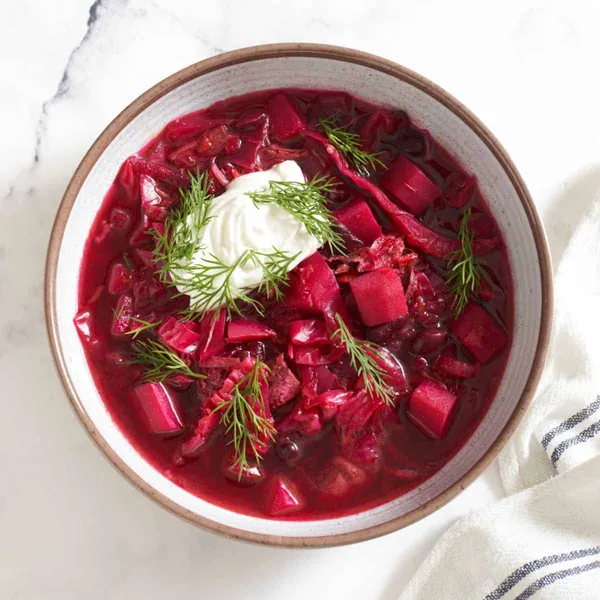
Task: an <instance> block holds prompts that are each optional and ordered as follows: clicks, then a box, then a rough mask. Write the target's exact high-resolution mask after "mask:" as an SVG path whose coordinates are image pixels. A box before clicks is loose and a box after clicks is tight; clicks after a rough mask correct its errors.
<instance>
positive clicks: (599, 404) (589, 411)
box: [542, 396, 600, 449]
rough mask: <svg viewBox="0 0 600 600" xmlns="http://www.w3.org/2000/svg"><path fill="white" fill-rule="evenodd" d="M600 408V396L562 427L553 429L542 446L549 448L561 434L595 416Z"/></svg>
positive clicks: (545, 437) (543, 439)
mask: <svg viewBox="0 0 600 600" xmlns="http://www.w3.org/2000/svg"><path fill="white" fill-rule="evenodd" d="M599 408H600V396H598V397H597V398H596V399H595V400H594V401H593V402H592V403H591V404H589V405H588V406H586V407H585V408H584V409H583V410H580V411H579V412H577V413H575V414H574V415H573V416H572V417H569V418H568V419H567V420H566V421H563V422H562V423H561V424H560V425H557V426H556V427H554V428H553V429H551V430H550V431H549V432H548V433H547V434H546V435H545V436H544V437H543V438H542V446H543V447H544V449H545V448H547V447H548V444H549V443H550V442H551V441H552V440H553V439H554V438H555V437H556V436H557V435H558V434H559V433H563V432H565V431H568V430H569V429H571V428H573V427H575V425H578V424H579V423H581V422H582V421H585V420H586V419H587V418H588V417H589V416H590V415H593V414H594V413H595V412H596V411H597V410H598V409H599Z"/></svg>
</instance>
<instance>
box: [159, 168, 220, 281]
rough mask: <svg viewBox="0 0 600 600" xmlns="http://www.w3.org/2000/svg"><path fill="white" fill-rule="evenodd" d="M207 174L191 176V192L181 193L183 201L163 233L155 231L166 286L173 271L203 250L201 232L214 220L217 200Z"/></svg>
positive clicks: (161, 273)
mask: <svg viewBox="0 0 600 600" xmlns="http://www.w3.org/2000/svg"><path fill="white" fill-rule="evenodd" d="M209 189H210V179H209V177H208V174H207V173H206V172H204V173H202V174H201V175H192V176H190V187H189V189H181V190H180V191H179V193H180V195H181V201H180V203H179V205H178V206H177V208H175V209H173V210H172V211H171V212H170V213H169V216H168V217H167V220H166V221H165V230H164V233H160V232H157V231H153V234H154V237H155V246H154V262H155V263H156V265H157V268H158V274H159V276H160V278H161V281H162V282H163V283H171V281H170V278H171V275H172V273H173V272H174V271H176V270H177V269H178V268H181V266H182V264H185V263H186V262H187V261H190V260H192V258H193V256H194V254H196V252H198V251H199V250H200V249H201V247H202V243H201V241H200V240H201V236H200V231H201V230H202V229H203V228H204V227H205V226H206V225H207V224H208V222H209V221H210V220H211V219H212V218H213V217H212V216H210V215H209V211H210V207H211V205H212V202H213V200H214V196H213V195H212V194H211V193H210V191H209Z"/></svg>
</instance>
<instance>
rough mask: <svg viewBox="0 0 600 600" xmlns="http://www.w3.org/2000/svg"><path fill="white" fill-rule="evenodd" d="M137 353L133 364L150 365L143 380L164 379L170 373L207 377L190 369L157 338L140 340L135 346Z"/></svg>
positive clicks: (197, 377)
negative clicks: (156, 339)
mask: <svg viewBox="0 0 600 600" xmlns="http://www.w3.org/2000/svg"><path fill="white" fill-rule="evenodd" d="M133 351H134V353H135V355H134V358H133V359H132V360H131V363H132V364H135V365H142V366H144V367H149V368H148V369H147V370H146V371H144V375H143V377H142V381H146V382H148V381H157V382H158V383H160V382H162V381H164V380H165V379H166V378H167V377H169V375H175V374H181V375H187V376H188V377H192V378H194V379H205V378H206V376H205V375H202V374H201V373H196V372H195V371H192V369H190V367H189V365H187V364H186V363H185V362H184V361H183V360H182V359H181V358H180V357H179V356H177V354H175V352H173V350H171V349H169V348H167V346H165V345H164V344H161V343H160V342H157V341H155V340H145V341H144V340H139V341H136V342H135V344H134V346H133Z"/></svg>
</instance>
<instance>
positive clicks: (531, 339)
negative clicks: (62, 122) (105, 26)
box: [45, 44, 552, 547]
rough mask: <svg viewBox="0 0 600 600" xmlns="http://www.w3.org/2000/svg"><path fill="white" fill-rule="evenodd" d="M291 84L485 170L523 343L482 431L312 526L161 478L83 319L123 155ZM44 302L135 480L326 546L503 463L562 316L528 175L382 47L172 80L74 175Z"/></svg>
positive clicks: (159, 495) (235, 66)
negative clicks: (81, 275) (381, 116)
mask: <svg viewBox="0 0 600 600" xmlns="http://www.w3.org/2000/svg"><path fill="white" fill-rule="evenodd" d="M281 87H305V88H316V89H319V88H321V89H322V88H329V89H342V90H345V91H348V92H350V93H352V94H354V95H357V96H359V97H363V98H365V99H367V100H371V101H374V98H379V100H377V102H378V103H380V104H388V105H391V106H394V107H396V108H403V109H406V110H407V112H408V114H409V116H410V117H411V118H412V119H413V120H414V121H415V122H416V124H417V125H420V126H422V127H424V128H426V129H429V130H430V131H431V133H432V135H433V136H434V138H436V139H438V140H439V141H440V142H441V143H442V144H443V145H444V146H445V147H446V148H447V149H448V150H449V151H450V152H451V153H452V154H453V155H454V156H456V157H457V158H458V160H459V161H460V162H461V163H463V166H464V167H465V168H466V169H467V170H468V171H470V172H473V173H474V174H475V175H476V176H477V178H478V181H479V183H480V186H481V189H482V192H483V195H484V197H485V198H486V200H488V203H489V205H490V209H491V211H492V213H493V214H494V216H495V218H496V220H497V221H498V223H499V225H500V227H501V229H502V233H503V235H504V238H505V240H506V242H507V248H508V252H509V260H510V263H511V269H512V273H513V280H514V281H513V285H514V286H515V326H514V328H515V332H514V338H515V343H514V347H513V348H512V349H511V354H510V356H509V362H508V366H507V369H506V372H505V376H504V377H503V380H502V383H501V385H500V388H499V390H498V393H497V395H496V398H495V399H494V401H493V403H492V406H491V407H490V409H489V411H488V413H487V414H486V416H485V417H484V419H483V420H482V422H481V424H480V425H479V427H478V429H477V430H476V432H475V433H474V435H473V436H472V438H471V439H470V440H469V441H468V442H467V443H466V444H465V446H463V448H462V449H461V450H460V451H459V452H458V453H457V455H456V456H455V457H454V458H452V459H451V460H450V462H449V463H448V464H446V466H445V467H444V468H443V469H442V470H441V471H439V472H438V473H436V474H435V475H434V476H432V477H431V478H430V479H429V480H427V481H426V482H424V483H423V484H422V485H421V486H419V487H418V488H416V489H414V490H412V491H411V492H409V493H408V494H406V495H405V496H402V497H400V498H397V499H395V500H393V501H391V502H388V503H387V504H384V505H382V506H380V507H377V508H375V509H371V510H368V511H364V512H362V513H357V514H355V515H351V516H348V517H343V518H339V519H327V520H323V521H312V522H310V521H309V522H296V521H292V522H290V521H272V520H268V519H261V518H258V517H250V516H247V515H240V514H237V513H234V512H233V511H230V510H227V509H224V508H221V507H216V506H215V505H211V504H210V503H209V502H206V501H204V500H201V499H199V498H196V497H194V496H192V495H191V494H189V493H188V492H186V491H185V490H182V489H181V488H178V487H177V486H176V485H175V484H173V483H172V482H170V481H169V480H167V479H166V478H165V477H164V476H163V475H161V474H160V473H158V471H156V470H155V469H154V468H153V467H151V466H150V465H149V464H148V463H147V462H146V461H145V460H144V459H143V458H142V457H141V456H140V455H139V454H138V453H137V452H136V451H135V450H134V449H133V447H132V446H131V445H130V444H129V443H128V442H127V440H126V439H125V437H124V436H123V434H122V433H121V432H120V431H119V430H118V428H117V427H116V426H115V425H114V423H112V421H111V419H110V416H109V415H108V414H107V412H106V410H105V409H104V407H103V404H102V400H101V398H100V396H99V394H98V392H97V390H96V389H95V387H94V385H93V381H92V379H91V375H90V373H89V370H88V368H87V363H86V362H85V357H84V355H83V350H82V348H81V344H80V343H79V340H78V339H77V336H76V334H75V332H74V326H73V325H72V318H73V316H74V315H75V308H74V307H75V305H76V296H77V276H76V275H75V274H76V273H78V272H79V263H80V260H81V257H82V251H83V243H84V242H85V239H86V237H87V232H88V231H89V227H90V225H91V223H92V221H93V219H94V217H95V213H96V211H97V209H98V207H99V206H100V203H101V202H102V199H103V197H104V194H105V193H106V191H107V190H108V187H109V185H110V183H111V182H112V179H113V178H114V176H115V175H116V171H117V169H118V166H119V165H120V164H121V162H122V161H123V160H124V159H125V158H126V157H127V156H128V155H129V154H132V153H133V152H135V151H137V149H138V148H139V147H141V146H142V145H143V144H144V143H145V142H146V141H147V140H148V139H150V138H151V137H152V136H153V135H155V134H156V133H158V131H159V130H160V129H161V128H162V127H163V126H164V125H165V124H166V123H167V122H168V121H169V120H171V119H172V118H175V117H176V116H180V115H182V114H185V113H187V112H191V111H193V110H198V109H201V108H205V107H207V106H209V105H210V104H213V103H214V102H216V101H218V100H222V99H225V98H227V97H230V96H236V95H241V94H244V93H247V92H249V91H256V90H260V89H270V88H281ZM369 94H371V96H370V97H369ZM509 199H510V200H509ZM516 241H518V242H519V243H518V244H517V243H516ZM45 309H46V321H47V328H48V335H49V338H50V344H51V348H52V353H53V356H54V361H55V363H56V367H57V370H58V373H59V375H60V378H61V380H62V384H63V386H64V388H65V391H66V392H67V395H68V397H69V399H70V401H71V404H72V406H73V408H74V410H75V412H76V414H77V416H78V417H79V420H80V421H81V423H82V425H83V426H84V428H85V429H86V431H87V432H88V434H89V435H90V437H91V438H92V440H93V441H94V443H95V444H96V445H97V446H98V448H99V449H100V450H101V451H102V452H103V453H104V455H105V456H106V458H107V459H108V460H109V461H110V462H111V463H112V464H113V465H114V466H115V467H116V468H117V469H118V470H119V471H120V472H121V473H122V474H123V475H124V476H125V477H126V478H127V479H128V480H129V481H130V482H131V483H132V484H133V485H135V486H136V487H137V488H138V489H140V490H141V491H142V492H144V493H145V494H146V495H147V496H148V497H149V498H151V499H152V500H154V501H156V502H157V503H159V504H160V505H161V506H163V507H164V508H166V509H167V510H169V511H171V512H172V513H174V514H176V515H178V516H180V517H182V518H184V519H187V520H188V521H190V522H192V523H194V524H196V525H199V526H201V527H203V528H206V529H209V530H212V531H215V532H217V533H220V534H222V535H225V536H228V537H232V538H236V539H242V540H246V541H250V542H257V543H262V544H271V545H277V546H290V547H302V546H306V547H321V546H333V545H339V544H346V543H353V542H358V541H362V540H367V539H370V538H374V537H377V536H380V535H384V534H386V533H390V532H392V531H395V530H397V529H400V528H402V527H405V526H407V525H409V524H411V523H413V522H415V521H417V520H419V519H421V518H423V517H425V516H427V515H429V514H430V513H432V512H434V511H435V510H437V509H438V508H440V507H441V506H443V505H444V504H446V503H447V502H449V501H450V500H451V499H452V498H454V497H455V496H456V495H457V494H458V493H459V492H460V491H461V490H462V489H464V488H465V487H466V486H467V485H469V484H470V483H471V482H472V481H473V480H474V479H475V478H476V477H477V476H479V475H480V474H481V473H482V472H483V470H484V469H485V468H486V467H487V466H488V465H489V464H490V462H491V461H492V460H493V459H494V458H495V456H496V455H497V454H498V452H499V451H500V449H501V448H502V446H503V445H504V444H505V443H506V441H507V440H508V438H509V437H510V435H511V434H512V433H513V431H514V430H515V428H516V426H517V425H518V423H519V421H520V419H521V417H522V416H523V414H524V412H525V410H526V409H527V407H528V405H529V403H530V401H531V399H532V397H533V394H534V392H535V389H536V386H537V383H538V381H539V378H540V375H541V372H542V368H543V366H544V362H545V357H546V353H547V349H548V343H549V337H550V330H551V321H552V268H551V263H550V257H549V252H548V248H547V243H546V239H545V235H544V231H543V228H542V224H541V221H540V219H539V216H538V214H537V211H536V209H535V206H534V204H533V201H532V199H531V197H530V195H529V192H528V191H527V188H526V186H525V184H524V182H523V180H522V179H521V177H520V175H519V173H518V172H517V170H516V168H515V166H514V164H513V163H512V161H511V159H510V158H509V156H508V154H507V153H506V151H505V150H504V148H503V147H502V146H501V145H500V143H499V142H498V141H497V140H496V138H495V137H494V136H493V135H492V134H491V133H490V132H489V131H488V130H487V128H486V127H485V126H484V125H483V124H482V123H481V122H480V121H479V120H478V119H477V118H476V117H475V116H474V115H473V114H471V112H470V111H469V110H468V109H467V108H466V107H464V106H463V105H462V104H460V102H458V101H457V100H456V99H454V98H453V97H452V96H450V95H449V94H448V93H447V92H445V91H444V90H442V89H440V88H439V87H437V86H436V85H435V84H433V83H431V82H430V81H428V80H426V79H425V78H423V77H421V76H420V75H418V74H416V73H414V72H412V71H410V70H408V69H406V68H404V67H402V66H400V65H398V64H396V63H393V62H391V61H389V60H385V59H383V58H379V57H377V56H373V55H370V54H366V53H363V52H359V51H356V50H351V49H347V48H340V47H335V46H326V45H318V44H273V45H266V46H257V47H252V48H245V49H241V50H235V51H233V52H228V53H225V54H221V55H219V56H216V57H214V58H210V59H207V60H204V61H202V62H199V63H196V64H194V65H191V66H189V67H187V68H185V69H183V70H181V71H179V72H177V73H175V74H174V75H171V76H170V77H168V78H166V79H165V80H163V81H161V82H160V83H158V84H156V85H155V86H153V87H152V88H151V89H150V90H148V91H147V92H145V93H144V94H142V95H141V96H140V97H139V98H138V99H136V100H135V101H134V102H132V103H131V104H130V105H129V106H128V107H127V108H126V109H125V110H124V111H123V112H122V113H121V114H120V115H118V116H117V117H116V119H115V120H114V121H113V122H112V123H111V124H110V125H109V126H108V127H107V128H106V129H105V130H104V132H103V133H102V134H101V135H100V137H99V138H98V139H97V140H96V141H95V142H94V144H93V145H92V147H91V148H90V149H89V151H88V152H87V154H86V155H85V157H84V158H83V160H82V162H81V164H80V165H79V167H78V168H77V170H76V171H75V174H74V175H73V178H72V179H71V181H70V183H69V186H68V187H67V190H66V192H65V194H64V197H63V200H62V202H61V205H60V208H59V210H58V214H57V216H56V220H55V223H54V227H53V230H52V234H51V238H50V245H49V249H48V255H47V262H46V280H45Z"/></svg>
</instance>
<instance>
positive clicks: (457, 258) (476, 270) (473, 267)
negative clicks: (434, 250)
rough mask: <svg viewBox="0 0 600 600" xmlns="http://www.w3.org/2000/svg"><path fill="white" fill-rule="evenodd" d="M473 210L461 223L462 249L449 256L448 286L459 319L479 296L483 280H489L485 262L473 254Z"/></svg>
mask: <svg viewBox="0 0 600 600" xmlns="http://www.w3.org/2000/svg"><path fill="white" fill-rule="evenodd" d="M470 217H471V209H470V208H469V209H468V210H466V211H465V213H464V214H463V216H462V220H461V222H460V229H459V231H458V239H459V241H460V244H461V247H460V248H459V249H458V250H455V251H454V252H451V253H450V254H449V255H448V256H447V260H448V266H449V267H450V275H449V276H448V279H447V280H446V284H447V285H448V287H449V288H450V291H451V292H452V294H453V295H454V300H453V301H452V308H453V309H454V314H455V315H456V316H457V317H458V315H460V313H461V312H462V311H463V310H464V309H465V306H467V304H468V303H469V299H470V298H471V297H472V296H477V295H478V294H479V290H480V288H481V280H482V279H488V274H487V273H486V272H485V270H484V268H483V266H484V265H485V264H486V262H485V261H484V260H481V259H479V258H476V257H475V254H474V253H473V239H474V238H475V234H474V233H473V232H471V231H469V219H470Z"/></svg>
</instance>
